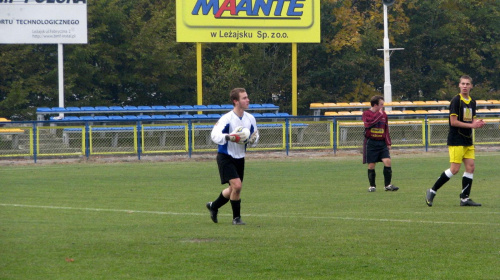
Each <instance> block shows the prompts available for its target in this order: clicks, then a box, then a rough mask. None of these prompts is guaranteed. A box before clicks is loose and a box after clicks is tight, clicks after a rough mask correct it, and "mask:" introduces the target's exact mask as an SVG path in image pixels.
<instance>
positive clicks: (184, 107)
mask: <svg viewBox="0 0 500 280" xmlns="http://www.w3.org/2000/svg"><path fill="white" fill-rule="evenodd" d="M179 109H188V110H190V109H194V108H193V106H191V105H180V106H179Z"/></svg>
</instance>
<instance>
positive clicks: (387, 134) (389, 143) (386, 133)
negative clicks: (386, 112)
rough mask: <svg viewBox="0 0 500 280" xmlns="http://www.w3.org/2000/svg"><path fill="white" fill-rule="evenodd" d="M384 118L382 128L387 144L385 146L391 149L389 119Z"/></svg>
mask: <svg viewBox="0 0 500 280" xmlns="http://www.w3.org/2000/svg"><path fill="white" fill-rule="evenodd" d="M386 120H387V122H386V123H385V130H384V133H385V144H386V145H387V147H388V148H389V150H390V149H391V145H392V141H391V133H390V131H389V119H388V118H386Z"/></svg>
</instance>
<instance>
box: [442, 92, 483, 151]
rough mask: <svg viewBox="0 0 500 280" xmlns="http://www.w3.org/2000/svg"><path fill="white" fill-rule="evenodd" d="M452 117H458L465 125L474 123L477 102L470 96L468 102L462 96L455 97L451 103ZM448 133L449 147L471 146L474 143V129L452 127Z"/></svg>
mask: <svg viewBox="0 0 500 280" xmlns="http://www.w3.org/2000/svg"><path fill="white" fill-rule="evenodd" d="M450 116H457V119H458V120H459V121H461V122H464V123H472V120H473V119H474V117H475V116H476V100H474V99H473V98H472V97H470V96H469V99H468V100H466V99H464V98H463V96H462V95H461V94H458V95H457V96H455V97H453V99H452V100H451V102H450ZM448 123H449V124H450V131H449V133H448V143H447V144H448V146H471V145H472V144H473V142H472V128H461V127H454V126H451V121H450V120H449V119H448Z"/></svg>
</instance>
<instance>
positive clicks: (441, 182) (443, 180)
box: [432, 172, 450, 192]
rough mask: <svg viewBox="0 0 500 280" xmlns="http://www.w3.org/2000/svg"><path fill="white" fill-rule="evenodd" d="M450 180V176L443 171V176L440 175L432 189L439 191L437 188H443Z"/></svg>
mask: <svg viewBox="0 0 500 280" xmlns="http://www.w3.org/2000/svg"><path fill="white" fill-rule="evenodd" d="M449 180H450V178H448V176H446V173H444V172H443V173H441V176H439V178H438V179H437V181H436V183H434V186H432V190H433V191H435V192H437V190H439V188H441V187H442V186H443V185H444V184H446V182H448V181H449Z"/></svg>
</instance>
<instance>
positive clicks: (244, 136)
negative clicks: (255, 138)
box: [235, 126, 250, 142]
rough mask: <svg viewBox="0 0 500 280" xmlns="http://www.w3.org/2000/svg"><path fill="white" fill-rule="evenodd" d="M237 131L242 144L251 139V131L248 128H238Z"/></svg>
mask: <svg viewBox="0 0 500 280" xmlns="http://www.w3.org/2000/svg"><path fill="white" fill-rule="evenodd" d="M235 131H236V132H237V133H238V134H239V136H240V142H245V141H247V140H248V138H249V137H250V129H248V128H246V127H243V126H238V127H237V128H236V130H235Z"/></svg>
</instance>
